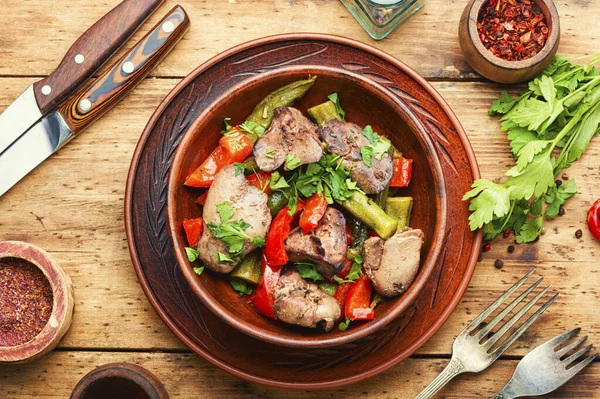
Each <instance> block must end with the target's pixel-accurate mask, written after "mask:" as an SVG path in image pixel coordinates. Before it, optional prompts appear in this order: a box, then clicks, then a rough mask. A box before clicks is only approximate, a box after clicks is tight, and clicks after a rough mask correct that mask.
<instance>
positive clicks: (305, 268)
mask: <svg viewBox="0 0 600 399" xmlns="http://www.w3.org/2000/svg"><path fill="white" fill-rule="evenodd" d="M296 269H297V270H298V273H299V274H300V277H302V278H307V279H311V280H313V281H320V280H325V277H323V276H322V275H321V273H319V272H318V271H317V266H316V265H315V264H314V263H308V262H306V263H305V262H297V263H296Z"/></svg>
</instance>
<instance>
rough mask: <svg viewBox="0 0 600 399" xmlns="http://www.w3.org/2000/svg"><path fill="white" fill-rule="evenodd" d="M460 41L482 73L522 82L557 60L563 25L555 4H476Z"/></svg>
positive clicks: (518, 0)
mask: <svg viewBox="0 0 600 399" xmlns="http://www.w3.org/2000/svg"><path fill="white" fill-rule="evenodd" d="M458 37H459V42H460V46H461V49H462V52H463V55H464V56H465V58H466V60H467V62H468V63H469V65H471V67H472V68H473V69H475V70H476V71H477V72H478V73H479V74H481V75H483V76H484V77H486V78H487V79H489V80H492V81H494V82H498V83H509V84H512V83H520V82H524V81H526V80H530V79H532V78H533V77H535V76H536V75H538V74H539V73H540V72H541V71H542V70H543V69H544V68H545V67H546V66H548V64H550V62H552V60H553V59H554V55H555V54H556V50H557V49H558V44H559V41H560V22H559V17H558V12H557V10H556V7H555V6H554V3H553V2H552V0H471V1H470V2H469V4H468V5H467V6H466V7H465V10H464V11H463V14H462V17H461V20H460V23H459V29H458Z"/></svg>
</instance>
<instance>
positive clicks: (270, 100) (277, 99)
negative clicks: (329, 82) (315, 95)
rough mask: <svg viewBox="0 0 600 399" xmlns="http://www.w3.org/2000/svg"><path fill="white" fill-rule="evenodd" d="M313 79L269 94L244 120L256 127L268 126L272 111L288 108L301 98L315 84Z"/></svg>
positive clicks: (295, 83) (299, 81)
mask: <svg viewBox="0 0 600 399" xmlns="http://www.w3.org/2000/svg"><path fill="white" fill-rule="evenodd" d="M315 79H317V77H316V76H313V77H310V78H308V79H305V80H298V81H296V82H293V83H290V84H289V85H286V86H283V87H280V88H279V89H277V90H275V91H273V92H272V93H269V94H268V95H267V96H266V97H265V98H263V99H262V101H261V102H259V103H258V105H257V106H256V107H255V108H254V110H253V111H252V113H251V114H250V116H249V117H248V118H247V119H246V120H247V121H250V122H253V123H256V124H257V125H264V126H269V125H270V124H271V121H272V120H273V111H274V110H275V109H277V108H280V107H288V106H290V105H292V104H294V103H295V102H296V101H297V100H299V99H300V98H302V97H303V96H304V94H306V92H307V91H308V90H309V89H310V88H311V87H312V85H313V84H314V83H315Z"/></svg>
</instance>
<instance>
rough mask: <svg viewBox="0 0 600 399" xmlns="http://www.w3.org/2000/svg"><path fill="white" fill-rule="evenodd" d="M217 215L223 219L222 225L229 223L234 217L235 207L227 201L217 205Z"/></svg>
mask: <svg viewBox="0 0 600 399" xmlns="http://www.w3.org/2000/svg"><path fill="white" fill-rule="evenodd" d="M217 213H218V214H219V217H220V218H221V223H225V222H227V221H228V220H229V219H231V218H232V217H233V207H232V206H231V203H229V202H227V201H225V202H222V203H220V204H218V205H217Z"/></svg>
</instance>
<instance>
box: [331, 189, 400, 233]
mask: <svg viewBox="0 0 600 399" xmlns="http://www.w3.org/2000/svg"><path fill="white" fill-rule="evenodd" d="M341 205H342V206H343V207H344V208H346V209H347V210H348V211H349V212H350V213H351V214H352V215H354V216H355V217H356V218H358V219H360V220H361V221H363V222H364V223H366V224H367V225H368V226H369V227H371V228H372V229H373V230H375V231H376V232H377V234H379V235H380V236H381V238H383V239H388V238H390V237H391V236H393V235H394V233H395V232H396V228H397V226H398V222H397V221H396V220H395V219H394V218H392V217H391V216H388V215H387V214H386V213H385V212H384V211H383V209H381V208H380V207H379V206H378V205H377V204H376V203H375V202H373V201H372V200H370V199H369V198H368V197H367V196H366V195H365V194H363V193H362V192H359V191H354V192H353V195H352V197H350V198H349V199H347V200H346V201H344V202H341Z"/></svg>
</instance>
